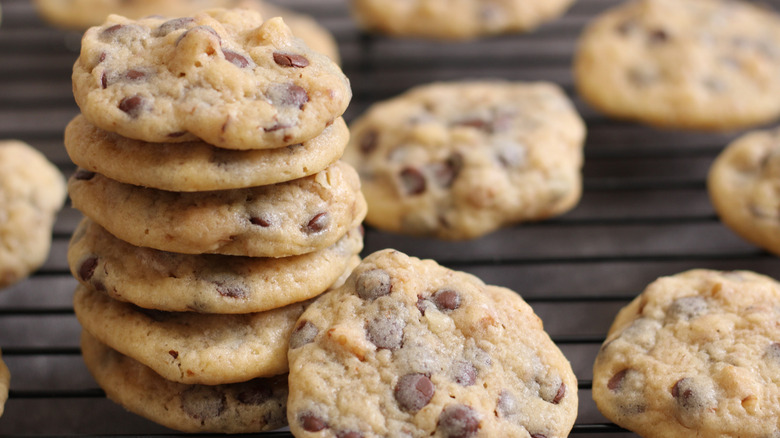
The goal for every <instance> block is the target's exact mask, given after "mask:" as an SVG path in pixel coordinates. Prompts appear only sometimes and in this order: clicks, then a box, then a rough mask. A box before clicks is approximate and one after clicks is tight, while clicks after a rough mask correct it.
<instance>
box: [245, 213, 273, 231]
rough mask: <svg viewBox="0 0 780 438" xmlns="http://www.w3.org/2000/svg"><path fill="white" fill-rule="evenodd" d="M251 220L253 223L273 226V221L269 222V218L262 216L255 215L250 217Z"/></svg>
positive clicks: (265, 226)
mask: <svg viewBox="0 0 780 438" xmlns="http://www.w3.org/2000/svg"><path fill="white" fill-rule="evenodd" d="M249 222H251V223H252V225H258V226H261V227H263V228H268V227H270V226H271V222H269V221H268V219H266V218H262V217H255V216H253V217H250V218H249Z"/></svg>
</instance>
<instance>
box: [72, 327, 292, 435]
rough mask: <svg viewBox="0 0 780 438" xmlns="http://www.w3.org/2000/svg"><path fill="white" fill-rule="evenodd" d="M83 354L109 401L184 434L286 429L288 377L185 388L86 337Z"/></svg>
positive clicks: (186, 386)
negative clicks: (284, 427)
mask: <svg viewBox="0 0 780 438" xmlns="http://www.w3.org/2000/svg"><path fill="white" fill-rule="evenodd" d="M81 352H82V355H83V356H84V362H85V363H86V364H87V368H88V369H89V371H90V373H92V376H93V377H94V378H95V380H96V381H97V382H98V384H99V385H100V386H101V387H102V388H103V390H104V391H105V392H106V395H107V396H108V398H109V399H111V400H113V401H114V402H116V403H118V404H120V405H122V406H123V407H124V408H125V409H127V410H129V411H131V412H134V413H136V414H138V415H141V416H143V417H145V418H148V419H150V420H152V421H154V422H157V423H159V424H162V425H163V426H166V427H170V428H172V429H176V430H179V431H182V432H213V433H251V432H260V431H264V430H273V429H278V428H280V427H283V426H284V425H285V424H286V419H285V405H286V400H287V376H286V375H282V376H277V377H272V378H268V379H253V380H250V381H247V382H241V383H232V384H228V385H215V386H208V385H185V384H183V383H176V382H171V381H169V380H165V379H163V378H162V377H160V376H159V375H158V374H156V373H155V372H154V371H152V370H151V369H150V368H148V367H146V366H144V365H142V364H140V363H139V362H137V361H135V360H133V359H131V358H129V357H127V356H123V355H122V354H120V353H117V352H116V351H114V350H112V349H110V348H108V347H107V346H105V345H103V344H101V343H100V342H99V341H97V340H96V339H95V338H93V337H92V336H91V335H89V334H88V333H87V332H83V333H82V336H81Z"/></svg>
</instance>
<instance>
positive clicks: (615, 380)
mask: <svg viewBox="0 0 780 438" xmlns="http://www.w3.org/2000/svg"><path fill="white" fill-rule="evenodd" d="M628 370H629V369H628V368H626V369H624V370H621V371H618V372H617V373H616V374H615V375H614V376H612V378H611V379H609V382H607V388H608V389H609V390H610V391H619V390H620V385H621V384H622V383H623V379H625V378H626V373H627V372H628Z"/></svg>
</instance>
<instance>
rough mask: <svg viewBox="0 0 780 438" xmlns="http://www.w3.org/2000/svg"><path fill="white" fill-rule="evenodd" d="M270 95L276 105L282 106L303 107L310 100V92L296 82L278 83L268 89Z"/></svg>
mask: <svg viewBox="0 0 780 438" xmlns="http://www.w3.org/2000/svg"><path fill="white" fill-rule="evenodd" d="M268 97H269V98H270V99H271V102H273V103H274V105H277V106H282V107H285V106H287V107H297V108H298V109H303V106H304V105H305V104H306V102H308V101H309V93H307V92H306V90H305V89H304V88H303V87H301V86H298V85H295V84H287V85H276V86H272V87H270V88H269V89H268Z"/></svg>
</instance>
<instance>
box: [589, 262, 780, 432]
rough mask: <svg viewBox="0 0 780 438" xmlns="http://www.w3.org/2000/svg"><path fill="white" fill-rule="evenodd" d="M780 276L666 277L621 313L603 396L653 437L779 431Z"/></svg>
mask: <svg viewBox="0 0 780 438" xmlns="http://www.w3.org/2000/svg"><path fill="white" fill-rule="evenodd" d="M778 321H780V283H777V282H776V281H775V280H773V279H771V278H769V277H766V276H763V275H759V274H755V273H752V272H748V271H731V272H720V271H711V270H693V271H687V272H683V273H681V274H677V275H674V276H669V277H662V278H660V279H658V280H656V281H655V282H653V283H652V284H650V285H649V286H648V287H647V289H645V291H644V292H643V293H642V294H641V295H639V296H638V297H637V298H636V299H634V300H633V301H632V302H631V303H630V304H629V305H628V306H626V307H625V308H624V309H622V310H621V311H620V313H618V315H617V318H616V319H615V322H614V323H613V324H612V327H611V328H610V330H609V334H608V335H607V339H606V341H605V342H604V345H602V347H601V350H600V351H599V354H598V357H597V358H596V362H595V365H594V367H593V399H594V400H595V401H596V404H597V406H598V408H599V410H601V412H602V413H603V414H604V415H605V416H606V417H607V418H609V419H610V420H612V421H614V422H615V423H617V424H618V425H620V426H623V427H625V428H627V429H630V430H632V431H635V432H636V433H638V434H639V435H641V436H643V437H646V438H655V437H658V438H661V437H663V438H674V437H690V436H693V435H696V436H702V437H705V436H706V437H715V436H723V437H725V436H731V437H737V436H738V437H742V438H748V437H751V438H759V437H762V438H766V437H775V436H777V434H778V430H779V429H778V418H780V404H778V402H777V400H778V397H780V325H778Z"/></svg>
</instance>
